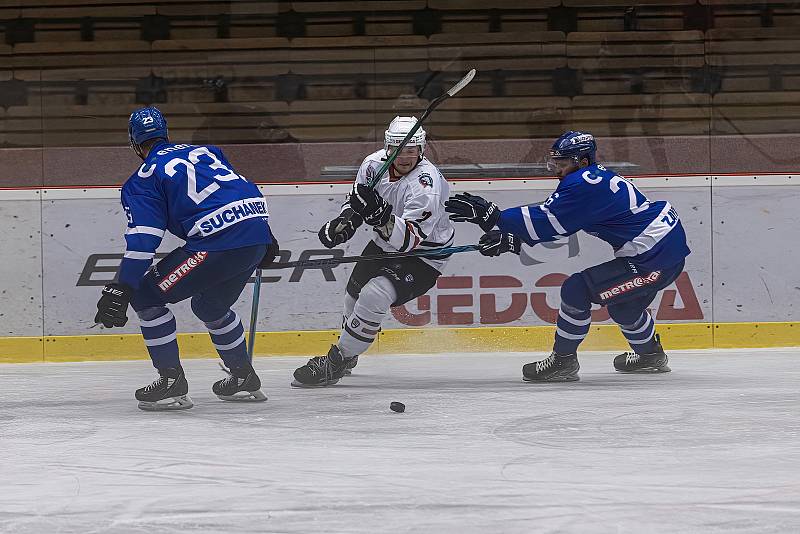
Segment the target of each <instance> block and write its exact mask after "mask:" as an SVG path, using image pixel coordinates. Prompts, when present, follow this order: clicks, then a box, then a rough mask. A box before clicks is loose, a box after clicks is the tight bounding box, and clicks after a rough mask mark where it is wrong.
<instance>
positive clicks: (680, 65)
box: [0, 0, 800, 146]
mask: <svg viewBox="0 0 800 534" xmlns="http://www.w3.org/2000/svg"><path fill="white" fill-rule="evenodd" d="M631 4H632V2H630V1H629V0H540V1H533V0H498V1H497V2H492V3H491V7H490V8H488V9H487V5H488V4H487V3H486V2H485V1H482V0H460V1H456V0H396V1H372V2H366V1H296V2H291V1H279V0H264V1H256V0H227V1H222V0H207V1H206V0H169V1H167V0H105V1H101V0H84V1H81V2H78V1H77V0H38V1H30V0H25V1H23V0H11V1H7V2H4V4H3V6H0V111H2V114H0V121H2V123H1V124H2V126H0V136H2V137H0V139H1V141H0V143H2V144H1V145H0V146H56V145H58V144H59V143H64V144H74V143H82V144H119V143H121V142H123V143H124V139H123V138H124V135H123V136H122V137H121V136H120V135H119V131H118V130H119V123H120V122H119V121H120V120H122V119H124V117H126V116H127V114H128V113H129V112H130V110H131V109H133V108H134V107H136V106H138V105H143V104H148V103H155V104H157V105H159V106H161V107H163V108H164V109H165V110H169V112H170V113H171V114H174V115H175V116H176V118H175V122H174V124H175V126H174V128H176V130H175V131H179V132H181V133H182V134H183V137H193V136H200V137H203V136H209V135H215V136H216V137H215V138H214V139H212V140H213V141H214V142H219V143H223V142H243V143H246V142H287V141H336V140H374V139H376V136H379V133H380V131H381V129H382V128H383V123H384V122H386V121H387V120H389V119H391V117H392V116H394V115H395V114H398V113H401V112H405V113H419V112H420V111H421V110H422V109H424V107H425V106H426V105H427V102H429V101H430V99H431V98H433V97H435V96H436V95H438V94H440V93H441V91H442V90H444V88H446V87H448V86H449V85H450V84H452V83H454V82H455V81H456V80H457V79H458V78H459V77H460V76H461V75H462V74H463V72H465V71H466V70H467V69H469V68H473V67H474V68H477V69H478V71H479V72H480V75H479V76H478V77H477V78H476V80H475V81H474V82H473V83H472V84H471V85H470V86H469V87H468V88H467V90H465V92H464V93H463V94H462V95H461V96H460V97H459V98H458V99H454V100H453V101H451V102H448V103H447V104H446V105H445V106H444V107H442V108H441V110H440V111H437V113H436V114H435V115H434V116H433V117H432V119H431V123H430V124H431V135H432V137H434V138H442V139H454V138H482V137H489V138H498V137H531V136H534V137H538V136H548V135H551V134H552V133H557V132H558V130H560V129H562V128H563V127H564V126H566V125H571V126H575V127H578V125H580V127H585V128H587V129H591V130H592V131H594V132H595V133H598V134H602V135H612V136H616V135H703V134H707V133H709V132H724V133H741V134H747V133H760V132H764V131H767V128H769V125H770V124H772V125H774V128H777V130H776V131H780V132H784V131H786V132H796V131H798V130H800V125H797V124H798V123H797V121H794V120H793V112H794V106H793V104H792V98H793V97H794V96H795V94H796V93H795V92H796V91H800V38H798V37H797V33H798V32H797V31H796V30H797V28H798V26H800V7H798V6H796V5H795V4H793V3H791V2H768V1H759V2H752V1H739V0H699V1H696V0H646V1H638V2H634V3H633V4H635V6H631ZM783 109H786V110H788V111H787V112H786V113H785V114H784V113H782V110H783ZM171 124H172V122H171ZM70 129H73V130H75V131H80V132H81V139H80V140H77V139H76V136H71V135H70V133H69V132H70ZM212 132H213V133H212ZM123 134H124V132H123Z"/></svg>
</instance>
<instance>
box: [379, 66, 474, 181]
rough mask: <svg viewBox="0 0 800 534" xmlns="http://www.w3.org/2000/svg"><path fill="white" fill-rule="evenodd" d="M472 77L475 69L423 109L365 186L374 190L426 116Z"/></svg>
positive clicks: (463, 86)
mask: <svg viewBox="0 0 800 534" xmlns="http://www.w3.org/2000/svg"><path fill="white" fill-rule="evenodd" d="M474 77H475V69H472V70H470V71H469V72H468V73H467V74H466V76H464V77H463V78H461V80H460V81H459V82H458V83H457V84H455V85H454V86H453V87H451V88H450V89H448V90H447V91H446V92H445V93H444V94H442V95H441V96H437V97H436V98H434V99H433V100H432V101H431V103H430V104H428V107H427V108H426V109H425V112H424V113H423V114H422V117H420V118H419V120H418V121H417V123H416V124H415V125H414V127H413V128H411V130H410V131H409V132H408V133H407V134H406V136H405V137H404V138H403V140H402V141H401V142H400V146H398V147H397V148H396V149H394V150H393V151H392V155H391V156H389V157H388V158H386V161H384V162H383V165H381V167H380V168H379V169H378V172H376V173H375V176H373V177H372V178H370V180H369V182H367V185H368V186H369V187H370V188H374V187H375V186H376V185H378V182H380V181H381V178H382V177H383V175H384V174H385V173H386V171H387V170H389V167H391V165H392V163H394V160H396V159H397V156H399V155H400V152H402V151H403V148H404V147H405V146H406V145H407V144H408V142H409V141H411V138H412V137H414V134H415V133H417V131H418V130H419V129H420V128H421V127H422V123H423V122H425V119H427V118H428V115H430V114H431V113H433V110H434V109H436V108H437V107H439V104H441V103H442V102H444V101H445V100H447V99H448V98H450V97H451V96H455V95H456V93H458V92H459V91H461V90H462V89H463V88H465V87H466V86H467V85H469V82H471V81H472V79H473V78H474Z"/></svg>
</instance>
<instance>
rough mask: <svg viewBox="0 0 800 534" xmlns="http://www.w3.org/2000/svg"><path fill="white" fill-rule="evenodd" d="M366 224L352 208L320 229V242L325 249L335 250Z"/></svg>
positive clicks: (346, 209)
mask: <svg viewBox="0 0 800 534" xmlns="http://www.w3.org/2000/svg"><path fill="white" fill-rule="evenodd" d="M363 222H364V218H363V217H361V215H359V214H358V213H356V212H354V211H353V210H352V209H350V208H345V210H344V211H343V212H342V213H341V214H339V216H338V217H336V218H335V219H333V220H332V221H329V222H326V223H325V224H324V225H323V227H322V228H320V229H319V241H320V243H322V244H323V245H324V246H325V248H333V247H335V246H337V245H341V244H342V243H344V242H345V241H347V240H348V239H350V238H351V237H353V236H354V235H356V230H358V227H359V226H361V225H362V224H363Z"/></svg>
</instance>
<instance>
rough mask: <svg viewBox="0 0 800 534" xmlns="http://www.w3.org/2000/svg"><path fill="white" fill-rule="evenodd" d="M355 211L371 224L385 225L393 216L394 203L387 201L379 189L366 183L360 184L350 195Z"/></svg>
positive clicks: (351, 204)
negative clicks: (379, 192)
mask: <svg viewBox="0 0 800 534" xmlns="http://www.w3.org/2000/svg"><path fill="white" fill-rule="evenodd" d="M350 206H351V207H352V208H353V211H355V212H356V213H358V214H359V215H361V216H362V217H364V222H365V223H367V224H368V225H370V226H384V225H385V224H386V223H388V222H389V218H390V217H391V216H392V205H391V204H389V203H388V202H386V201H385V200H384V199H383V197H382V196H380V195H379V194H378V192H377V191H375V190H374V189H372V188H371V187H368V186H366V185H364V184H358V185H357V186H356V187H355V188H354V189H353V192H352V194H351V195H350Z"/></svg>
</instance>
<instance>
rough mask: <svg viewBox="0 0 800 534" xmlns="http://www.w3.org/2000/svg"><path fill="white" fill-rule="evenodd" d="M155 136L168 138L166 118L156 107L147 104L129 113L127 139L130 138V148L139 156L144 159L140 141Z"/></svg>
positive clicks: (142, 141)
mask: <svg viewBox="0 0 800 534" xmlns="http://www.w3.org/2000/svg"><path fill="white" fill-rule="evenodd" d="M156 138H161V139H164V140H169V134H168V133H167V119H165V118H164V116H163V115H162V114H161V112H160V111H159V110H158V108H156V107H154V106H148V107H146V108H140V109H137V110H136V111H134V112H133V113H131V117H130V119H128V139H129V140H130V143H131V148H132V149H133V151H134V152H136V154H137V155H138V156H139V157H140V158H142V159H144V155H143V152H142V143H144V142H145V141H147V140H148V139H156Z"/></svg>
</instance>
